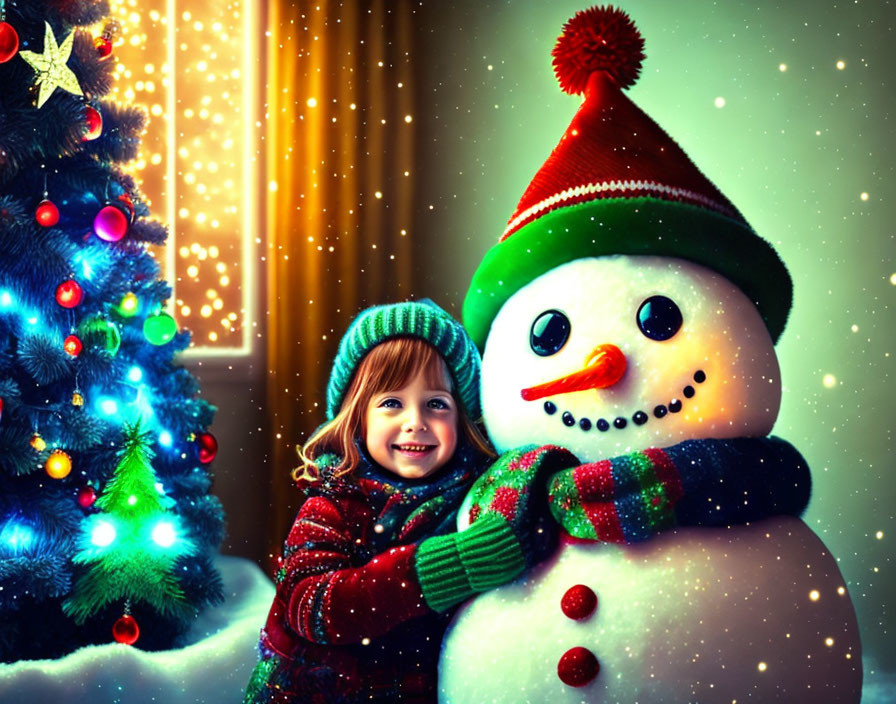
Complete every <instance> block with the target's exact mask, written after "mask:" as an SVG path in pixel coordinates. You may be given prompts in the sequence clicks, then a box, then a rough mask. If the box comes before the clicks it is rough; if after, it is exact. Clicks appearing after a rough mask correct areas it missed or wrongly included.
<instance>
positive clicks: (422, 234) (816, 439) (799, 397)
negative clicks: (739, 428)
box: [414, 0, 896, 701]
mask: <svg viewBox="0 0 896 704" xmlns="http://www.w3.org/2000/svg"><path fill="white" fill-rule="evenodd" d="M585 7H587V5H585V4H581V3H577V2H567V1H557V2H552V3H544V2H535V1H532V2H528V1H515V2H476V3H474V2H444V3H429V4H426V3H424V4H423V5H422V6H421V7H420V8H419V9H418V10H417V12H416V14H417V16H418V20H419V24H418V29H419V30H420V36H421V38H422V42H421V44H420V45H419V46H418V48H417V57H416V60H415V62H416V63H417V64H418V69H419V70H418V71H417V73H416V76H417V81H418V85H417V86H416V90H417V91H418V98H419V102H421V103H422V109H421V110H420V113H421V114H418V115H415V116H414V120H415V124H416V125H417V129H418V133H417V137H418V150H419V153H420V157H421V164H422V165H423V169H424V173H418V174H417V188H418V192H417V194H416V196H415V200H416V202H417V207H418V208H419V210H418V223H419V225H418V232H417V233H416V235H415V236H416V237H417V238H418V243H422V244H423V246H422V247H418V249H422V250H423V254H422V256H421V258H420V260H419V261H420V266H421V267H422V268H423V270H424V272H423V277H422V278H423V280H424V281H425V284H424V289H425V290H423V291H420V292H419V293H420V294H421V295H430V296H432V297H433V298H434V299H436V300H437V301H440V302H444V303H445V304H447V305H448V306H452V307H453V308H452V310H454V312H456V313H457V312H459V306H460V303H461V301H462V299H463V295H464V293H465V290H466V285H467V283H468V282H469V280H470V277H471V275H472V273H473V271H474V270H475V268H476V266H477V264H478V262H479V260H480V259H481V257H482V254H483V253H484V252H485V250H486V249H488V247H490V246H491V245H492V244H493V243H494V242H496V241H497V238H498V237H499V235H500V233H501V231H502V230H503V227H504V224H505V222H506V220H507V218H508V217H509V216H510V214H511V212H512V211H513V209H514V206H515V205H516V203H517V201H518V200H519V198H520V196H521V195H522V193H523V191H524V190H525V188H526V186H527V185H528V183H529V180H530V179H531V177H532V176H533V174H534V173H535V171H536V170H537V168H538V167H539V166H540V165H541V163H542V162H543V161H544V159H545V158H546V157H547V155H548V154H549V152H550V150H551V149H552V148H553V147H554V145H555V144H556V143H557V141H558V140H559V138H560V136H561V134H562V133H563V131H564V130H565V128H566V126H567V125H568V123H569V121H570V119H571V118H572V115H573V113H574V111H575V109H576V107H577V105H578V99H577V98H575V97H571V96H568V95H566V94H564V93H562V92H561V91H560V89H559V87H558V86H557V83H556V81H555V79H554V77H553V73H552V68H551V63H550V51H551V48H552V46H553V43H554V40H555V39H556V36H557V35H558V34H559V32H560V30H561V28H562V25H563V23H564V22H565V21H566V20H567V19H569V18H570V17H571V16H572V15H573V14H574V13H575V12H576V11H578V10H581V9H584V8H585ZM621 7H622V8H623V9H624V10H626V11H627V12H629V14H630V15H631V16H632V18H633V19H634V21H635V23H636V24H637V26H638V27H639V29H640V30H641V33H642V35H643V36H644V37H645V42H646V47H645V53H646V54H647V58H646V60H645V62H644V68H643V71H642V74H641V77H640V79H639V80H638V82H637V84H636V85H635V86H634V87H633V88H632V89H631V90H630V91H629V95H630V96H631V98H632V99H633V100H634V101H635V102H636V103H637V104H638V105H639V106H640V107H641V108H642V109H643V110H644V111H645V112H647V113H648V114H649V115H650V116H651V117H653V119H654V120H656V121H657V122H658V123H659V124H660V125H661V126H662V127H664V128H665V130H666V131H667V132H668V133H669V134H670V135H671V136H672V137H673V138H674V139H675V140H676V141H678V143H679V144H680V145H681V146H682V147H683V148H684V150H685V151H686V152H687V153H688V154H689V155H690V156H691V158H692V159H693V161H694V162H695V163H696V164H697V165H698V167H700V168H701V170H702V171H703V172H704V173H705V174H706V175H707V176H708V177H709V178H710V179H711V180H712V181H714V182H715V183H716V185H717V186H718V187H719V188H720V189H721V190H722V191H723V192H724V193H725V194H726V195H727V196H728V197H729V198H730V199H731V201H732V202H733V203H734V204H735V205H736V206H737V207H738V208H739V209H740V210H741V212H742V213H743V214H744V216H745V217H746V218H747V220H748V221H750V223H751V224H752V225H753V227H754V228H755V229H756V231H757V232H758V233H759V234H760V235H761V236H763V237H764V238H766V239H767V240H769V241H770V242H772V243H773V245H774V246H775V248H776V249H777V251H778V252H779V254H780V255H781V257H782V258H783V260H784V262H785V263H786V264H787V266H788V267H789V269H790V272H791V275H792V277H793V280H794V286H795V299H794V307H793V310H792V312H791V315H790V319H789V322H788V325H787V328H786V329H785V331H784V334H783V336H782V338H781V340H780V342H779V344H778V347H777V349H778V354H779V356H780V362H781V368H782V375H783V381H784V396H783V403H782V407H781V413H780V416H779V418H778V422H777V424H776V426H775V430H774V432H775V434H777V435H780V436H782V437H784V438H786V439H787V440H789V441H790V442H792V443H793V444H794V445H795V446H796V447H797V448H799V449H800V450H801V451H802V453H803V454H804V456H805V457H806V459H807V460H808V462H809V465H810V467H811V468H812V470H813V479H814V491H813V496H812V500H811V503H810V505H809V509H808V510H807V512H806V514H805V516H804V519H805V520H806V522H807V523H808V524H809V525H810V526H811V527H812V528H813V529H814V530H815V532H816V533H817V534H818V535H819V536H820V537H821V538H822V539H823V540H824V542H825V543H826V544H827V546H828V547H829V548H830V550H831V552H832V553H833V554H834V555H835V557H836V558H837V560H838V561H839V564H840V569H841V571H842V572H843V575H844V577H845V579H846V581H847V585H848V588H849V591H850V593H851V595H852V599H853V602H854V604H855V606H856V610H857V612H858V616H859V622H860V627H861V630H862V634H863V644H864V649H865V657H864V660H865V677H866V682H867V683H868V685H869V686H868V688H867V690H866V698H865V701H871V700H872V698H874V699H875V700H877V698H878V695H875V694H873V692H874V690H876V691H877V692H879V693H882V692H883V688H884V687H886V686H887V685H886V684H885V682H886V680H887V679H891V677H890V676H888V675H887V674H886V673H892V672H894V671H896V649H894V648H892V642H893V637H892V628H893V625H894V622H893V617H892V615H891V614H892V609H893V608H894V606H896V597H894V595H896V576H894V570H893V563H892V552H893V548H892V546H893V541H894V539H896V526H894V504H896V482H894V479H893V473H894V465H896V462H894V453H893V450H894V439H893V427H894V425H896V424H894V410H896V404H894V401H893V397H894V394H896V384H894V375H893V371H894V367H893V365H894V362H896V345H894V341H896V315H894V311H893V305H894V303H896V239H894V236H896V223H894V216H896V209H894V208H893V206H892V204H893V198H894V189H896V185H894V178H893V161H894V158H896V149H894V146H893V145H894V139H893V137H892V133H893V131H894V129H896V112H894V101H896V98H894V91H893V86H892V82H891V79H890V76H891V73H892V70H893V68H894V66H896V61H894V59H896V49H894V40H896V38H894V31H893V24H894V18H896V9H894V7H893V6H892V5H890V4H889V3H885V2H876V3H866V2H852V1H850V2H843V3H836V4H835V3H830V2H818V3H816V2H806V1H802V2H788V3H772V2H762V1H757V2H750V3H740V2H722V1H721V0H719V1H718V2H709V1H705V0H701V1H696V2H694V1H692V2H687V3H670V2H667V1H662V0H632V1H631V2H627V3H625V4H624V5H621ZM838 61H843V62H845V66H844V68H843V69H842V70H841V69H838V68H837V65H836V64H837V62H838ZM781 64H785V65H786V67H787V68H786V70H785V71H782V70H780V65H781ZM490 66H491V69H489V67H490ZM717 98H723V99H724V101H725V104H724V107H721V108H720V107H717V106H716V99H717ZM862 193H867V194H868V197H867V200H863V199H862V198H861V194H862ZM825 375H833V377H834V378H835V379H836V382H835V383H834V385H833V386H832V387H831V388H828V386H826V385H825V383H824V381H823V379H824V378H825ZM879 534H880V535H881V537H878V535H879Z"/></svg>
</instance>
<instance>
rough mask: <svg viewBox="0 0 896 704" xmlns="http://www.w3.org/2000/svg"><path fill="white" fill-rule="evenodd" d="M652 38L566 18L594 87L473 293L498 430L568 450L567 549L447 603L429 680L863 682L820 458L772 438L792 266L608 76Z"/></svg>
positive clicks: (494, 695)
mask: <svg viewBox="0 0 896 704" xmlns="http://www.w3.org/2000/svg"><path fill="white" fill-rule="evenodd" d="M642 47H643V40H642V39H641V37H640V35H639V34H638V32H637V30H636V29H635V28H634V26H633V24H632V23H631V20H630V19H629V18H628V16H627V15H626V14H625V13H622V12H620V11H618V10H615V9H613V8H611V7H608V8H592V9H591V10H587V11H585V12H580V13H578V14H577V15H576V16H575V17H574V18H573V19H572V20H571V21H570V22H569V23H567V25H566V26H565V27H564V32H563V35H562V36H561V37H560V39H559V40H558V43H557V46H556V48H555V49H554V52H553V55H554V66H555V70H556V72H557V75H558V79H559V81H560V84H561V87H562V88H563V89H564V90H566V91H567V92H571V93H583V94H584V100H583V103H582V105H581V107H580V108H579V110H578V112H577V113H576V115H575V117H574V119H573V121H572V123H571V124H570V126H569V128H568V129H567V131H566V133H565V134H564V135H563V138H562V139H561V141H560V143H559V144H558V145H557V147H556V148H555V149H554V151H553V152H552V154H551V155H550V157H549V158H548V160H547V161H546V163H545V164H544V165H543V166H542V168H541V169H540V170H539V172H538V173H537V174H536V176H535V177H534V179H533V180H532V182H531V184H530V186H529V188H528V190H527V191H526V192H525V194H524V195H523V198H522V200H521V201H520V204H519V205H518V206H517V210H516V212H515V213H514V215H513V216H512V217H511V219H510V222H509V224H508V226H507V229H506V231H505V233H504V235H503V237H502V238H501V241H500V242H499V243H498V244H497V245H496V246H495V247H493V248H492V249H491V250H490V251H489V252H488V253H487V254H486V255H485V258H484V260H483V262H482V264H481V265H480V267H479V269H478V270H477V272H476V274H475V275H474V278H473V281H472V283H471V286H470V290H469V292H468V295H467V298H466V301H465V303H464V321H465V324H466V325H467V327H468V329H469V331H470V333H471V335H472V336H473V338H474V340H476V341H477V344H478V345H479V346H480V348H481V349H484V353H483V365H482V403H483V409H484V419H485V423H486V426H487V429H488V433H489V436H490V437H491V439H492V440H493V442H494V444H495V446H496V448H497V449H498V450H499V451H501V452H505V451H508V450H511V449H513V448H517V447H519V446H523V445H531V444H533V443H534V444H535V445H555V446H560V447H562V448H566V449H568V450H569V451H571V452H572V453H573V454H574V455H575V457H576V460H577V461H578V463H579V464H578V465H576V466H572V467H570V468H569V469H565V470H563V471H560V472H557V473H556V474H554V475H553V476H551V477H548V478H546V479H545V483H546V484H547V487H546V496H547V501H546V502H545V503H547V505H548V507H549V511H550V514H552V516H553V518H554V519H555V520H556V521H557V523H558V524H559V525H560V527H561V528H562V530H561V537H560V540H559V545H558V547H557V549H556V550H554V552H553V553H552V554H551V555H550V557H549V558H548V559H546V560H545V561H543V562H541V563H539V564H538V565H537V566H535V567H534V568H533V569H532V570H530V571H529V572H527V573H525V574H524V575H523V576H522V577H520V578H519V579H518V580H516V581H515V582H513V583H511V584H509V585H506V586H504V587H501V588H498V589H495V590H493V591H491V592H487V593H485V594H483V595H480V596H478V597H477V598H476V599H474V600H472V601H471V602H468V603H467V604H466V605H464V606H463V607H462V608H461V609H460V610H459V611H458V613H457V615H456V616H455V619H454V621H453V622H452V625H451V627H450V628H449V630H448V632H447V634H446V637H445V640H444V643H443V649H442V656H441V661H440V700H441V701H443V702H451V703H462V702H472V703H475V704H480V703H483V702H513V703H514V704H518V703H521V702H533V703H536V704H545V703H551V704H553V703H555V702H557V703H560V702H623V703H626V704H631V703H633V702H641V703H645V702H651V703H652V702H673V703H675V704H681V703H684V702H726V703H730V702H772V701H777V702H813V703H818V702H858V701H859V699H860V696H861V684H862V663H861V645H860V640H859V634H858V627H857V623H856V618H855V613H854V610H853V606H852V603H851V600H850V597H849V594H848V592H847V590H846V586H845V582H844V580H843V577H842V575H841V574H840V571H839V570H838V567H837V563H836V561H835V559H834V557H833V556H832V555H831V554H830V552H829V551H828V550H827V548H826V547H825V545H824V544H823V543H822V541H821V540H820V539H819V538H818V537H817V536H816V535H815V534H814V533H813V532H812V530H811V529H810V528H809V527H808V526H807V525H806V524H805V523H803V522H802V521H801V520H800V518H799V515H800V513H801V512H802V510H803V509H804V508H805V505H806V503H807V501H808V498H809V490H810V479H809V470H808V468H807V467H806V464H805V462H804V460H803V458H802V457H801V456H800V454H799V452H797V450H795V449H794V448H793V447H792V446H790V445H789V444H788V443H787V442H786V441H784V440H782V439H778V438H774V437H769V433H770V431H771V430H772V426H773V425H774V422H775V419H776V417H777V413H778V408H779V404H780V400H781V377H780V370H779V367H778V362H777V359H776V356H775V351H774V344H775V341H776V340H777V339H778V337H779V336H780V334H781V333H782V331H783V328H784V324H785V321H786V318H787V314H788V312H789V309H790V305H791V299H792V292H791V283H790V277H789V275H788V272H787V270H786V268H785V267H784V265H783V263H782V262H781V260H780V259H779V258H778V256H777V254H776V253H775V251H774V250H773V248H772V247H771V246H770V245H769V244H768V243H767V242H765V241H764V240H762V239H761V238H760V237H759V236H758V235H757V234H756V233H755V232H754V231H753V230H752V228H751V227H750V226H749V225H748V224H747V222H746V221H745V219H744V218H743V216H742V215H741V214H740V213H739V212H738V211H737V209H736V208H735V207H734V206H733V205H732V204H731V203H730V202H729V201H728V199H727V198H726V197H725V196H724V195H723V194H722V193H721V192H720V191H719V190H718V189H717V188H716V187H715V186H714V185H713V184H712V183H711V182H710V181H709V180H708V179H706V177H705V176H703V175H702V174H701V173H700V171H699V170H698V169H697V168H696V167H695V166H694V165H693V163H692V162H691V161H690V160H689V159H688V157H687V156H686V155H685V153H684V152H683V151H682V150H681V148H680V147H679V146H678V145H677V144H676V143H675V142H674V141H673V140H672V139H671V138H670V137H669V136H668V135H667V134H666V133H665V132H664V131H663V130H662V129H661V128H660V127H659V126H658V125H657V124H656V123H655V122H653V121H652V120H651V119H650V118H649V117H648V116H647V115H646V114H645V113H643V112H642V111H641V110H640V109H639V108H638V107H636V106H635V105H634V103H632V102H631V101H630V100H629V99H628V98H627V96H626V95H625V94H624V93H623V89H624V88H626V87H628V86H630V85H631V84H632V83H633V82H634V80H635V79H636V78H637V75H638V72H639V70H640V61H641V59H642V58H643V54H642V51H641V50H642ZM470 516H471V512H470V511H462V516H461V528H463V527H464V524H465V523H468V522H469V520H470ZM475 518H476V516H475V515H472V519H473V520H475Z"/></svg>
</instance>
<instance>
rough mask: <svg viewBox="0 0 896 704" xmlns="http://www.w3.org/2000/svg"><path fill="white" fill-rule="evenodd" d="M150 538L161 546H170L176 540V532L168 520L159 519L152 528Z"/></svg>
mask: <svg viewBox="0 0 896 704" xmlns="http://www.w3.org/2000/svg"><path fill="white" fill-rule="evenodd" d="M152 539H153V541H155V543H156V544H157V545H159V546H160V547H163V548H170V547H171V546H172V545H174V541H175V540H177V532H176V531H175V530H174V525H173V524H172V523H171V522H170V521H159V522H158V523H156V526H155V528H153V529H152Z"/></svg>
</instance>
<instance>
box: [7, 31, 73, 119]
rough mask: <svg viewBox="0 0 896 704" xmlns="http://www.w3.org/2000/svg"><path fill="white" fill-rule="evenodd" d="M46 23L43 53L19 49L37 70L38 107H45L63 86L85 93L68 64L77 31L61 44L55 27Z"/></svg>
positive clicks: (20, 53)
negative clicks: (54, 31)
mask: <svg viewBox="0 0 896 704" xmlns="http://www.w3.org/2000/svg"><path fill="white" fill-rule="evenodd" d="M45 24H46V25H47V29H46V32H45V33H44V52H43V54H38V53H37V52H35V51H19V56H21V57H22V58H23V59H25V61H26V62H28V64H29V65H30V66H31V67H32V68H33V69H34V70H35V71H36V72H37V85H39V86H40V92H39V93H38V95H37V107H38V108H41V107H43V104H44V103H45V102H47V100H48V99H49V97H50V96H51V95H52V94H53V91H55V90H56V89H57V88H62V89H63V90H67V91H68V92H69V93H74V94H75V95H84V93H83V91H82V90H81V86H80V85H78V77H77V76H75V74H74V73H73V72H72V70H71V69H70V68H69V67H68V66H66V63H67V62H68V57H69V56H71V53H72V42H74V39H75V33H74V32H72V33H71V34H69V35H68V36H67V37H66V38H65V41H63V42H62V44H61V45H59V44H57V43H56V37H55V36H53V28H52V27H50V23H49V22H46V23H45Z"/></svg>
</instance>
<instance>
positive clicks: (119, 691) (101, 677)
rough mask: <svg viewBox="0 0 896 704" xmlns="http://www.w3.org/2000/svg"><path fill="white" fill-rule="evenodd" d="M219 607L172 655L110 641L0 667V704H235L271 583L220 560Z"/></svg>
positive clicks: (239, 562)
mask: <svg viewBox="0 0 896 704" xmlns="http://www.w3.org/2000/svg"><path fill="white" fill-rule="evenodd" d="M216 564H217V566H218V569H219V570H220V571H221V577H222V578H223V580H224V594H225V597H226V598H225V601H224V603H223V604H222V605H220V606H217V607H214V608H211V609H206V610H205V611H204V612H203V613H202V614H201V615H200V617H199V618H198V619H197V621H196V623H195V625H194V626H193V628H192V629H191V631H190V633H189V635H188V642H189V643H190V645H187V646H185V647H183V648H181V649H179V650H168V651H161V652H153V653H148V652H145V651H142V650H139V649H138V648H132V647H130V646H127V645H120V644H118V643H110V644H107V645H94V646H88V647H86V648H81V649H80V650H77V651H75V652H73V653H71V654H69V655H67V656H66V657H64V658H60V659H59V660H28V661H21V662H17V663H13V664H11V665H0V704H26V703H27V704H230V703H231V702H233V703H234V704H238V703H239V702H241V701H242V694H243V691H244V689H245V686H246V683H247V682H248V681H249V675H250V674H251V672H252V668H253V667H254V666H255V662H256V660H257V652H256V650H255V644H256V643H257V641H258V631H259V629H260V628H261V626H262V625H264V620H265V618H266V616H267V612H268V609H269V608H270V606H271V601H272V599H273V597H274V585H273V584H272V583H271V581H270V580H269V579H268V578H267V577H266V576H265V575H264V573H263V572H262V571H261V569H260V568H259V567H258V565H256V564H255V563H254V562H251V561H249V560H246V559H243V558H237V557H226V556H219V557H218V558H217V563H216Z"/></svg>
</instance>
